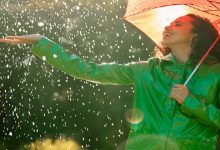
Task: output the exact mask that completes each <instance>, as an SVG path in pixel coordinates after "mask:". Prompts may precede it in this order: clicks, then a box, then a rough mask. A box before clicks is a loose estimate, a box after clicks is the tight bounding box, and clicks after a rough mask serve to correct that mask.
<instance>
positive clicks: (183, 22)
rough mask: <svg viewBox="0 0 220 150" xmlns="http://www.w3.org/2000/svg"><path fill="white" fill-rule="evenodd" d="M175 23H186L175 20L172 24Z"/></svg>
mask: <svg viewBox="0 0 220 150" xmlns="http://www.w3.org/2000/svg"><path fill="white" fill-rule="evenodd" d="M174 23H181V24H184V22H182V21H174V22H171V25H172V24H174Z"/></svg>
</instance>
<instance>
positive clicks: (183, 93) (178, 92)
mask: <svg viewBox="0 0 220 150" xmlns="http://www.w3.org/2000/svg"><path fill="white" fill-rule="evenodd" d="M188 95H189V90H188V88H187V86H185V85H183V84H175V85H174V86H173V87H172V89H171V92H170V97H171V98H174V99H175V100H176V101H177V102H178V103H179V104H182V103H183V102H184V101H185V99H186V97H187V96H188Z"/></svg>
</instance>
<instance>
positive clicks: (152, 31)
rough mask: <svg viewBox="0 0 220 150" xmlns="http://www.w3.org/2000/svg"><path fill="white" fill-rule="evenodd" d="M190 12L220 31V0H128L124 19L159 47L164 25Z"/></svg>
mask: <svg viewBox="0 0 220 150" xmlns="http://www.w3.org/2000/svg"><path fill="white" fill-rule="evenodd" d="M189 13H193V14H198V15H200V16H203V17H206V18H208V19H209V20H210V21H211V22H213V24H214V25H215V26H216V28H217V29H218V31H219V33H220V0H127V7H126V12H125V15H124V17H123V19H125V20H126V21H128V22H130V23H131V24H133V25H134V26H136V27H137V28H138V29H140V30H141V31H142V32H144V33H145V34H146V35H147V36H148V37H149V38H151V39H152V40H153V41H154V42H155V44H156V45H157V46H158V47H161V46H160V45H161V44H160V41H161V40H162V32H163V30H164V27H165V26H167V25H169V24H170V22H171V21H173V20H174V19H175V18H178V17H180V16H183V15H186V14H189ZM219 39H220V38H219V37H218V38H217V39H216V40H215V41H214V42H213V44H212V46H211V47H210V48H209V49H208V50H207V52H206V54H205V55H204V56H203V57H202V59H201V60H200V62H199V63H198V65H197V66H196V67H195V69H194V70H193V72H192V74H191V75H190V76H189V77H188V79H187V80H186V81H185V83H184V84H185V85H186V84H187V83H188V82H189V80H190V79H191V77H192V76H193V75H194V73H195V72H196V71H197V69H198V68H199V66H200V65H201V63H202V62H203V61H204V59H205V58H206V56H207V55H208V54H209V52H210V51H211V49H212V48H213V46H214V45H215V44H216V43H217V41H218V40H219Z"/></svg>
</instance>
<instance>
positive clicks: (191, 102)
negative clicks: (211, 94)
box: [180, 94, 201, 113]
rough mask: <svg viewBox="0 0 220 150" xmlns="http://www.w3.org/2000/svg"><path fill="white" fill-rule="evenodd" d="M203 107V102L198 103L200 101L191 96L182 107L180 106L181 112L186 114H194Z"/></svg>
mask: <svg viewBox="0 0 220 150" xmlns="http://www.w3.org/2000/svg"><path fill="white" fill-rule="evenodd" d="M200 106H201V102H200V101H198V99H197V98H196V97H195V96H194V95H192V94H189V95H188V96H187V97H186V99H185V101H184V102H183V103H182V105H181V106H180V108H181V110H182V111H184V112H186V113H187V112H188V113H192V112H193V110H196V109H197V108H198V107H200Z"/></svg>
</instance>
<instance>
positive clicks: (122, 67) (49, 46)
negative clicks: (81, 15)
mask: <svg viewBox="0 0 220 150" xmlns="http://www.w3.org/2000/svg"><path fill="white" fill-rule="evenodd" d="M0 42H5V43H10V44H35V45H34V47H33V48H32V53H33V54H35V55H36V56H38V57H40V58H42V59H43V60H45V61H47V62H48V63H49V64H51V65H53V66H54V67H55V68H58V69H59V70H61V71H64V72H65V73H67V74H69V75H71V76H74V77H76V78H79V79H84V80H89V81H92V82H98V83H104V84H125V85H126V84H129V85H130V84H133V82H134V73H133V68H134V66H135V64H117V63H109V64H95V63H93V62H87V61H85V60H84V59H82V58H80V57H78V56H77V55H75V54H72V55H69V54H67V52H66V51H65V50H64V49H63V48H62V47H61V46H60V45H58V44H56V43H54V42H53V41H51V40H49V39H47V38H45V37H42V36H41V35H39V34H34V35H27V36H26V35H25V36H9V37H6V38H5V39H0Z"/></svg>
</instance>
